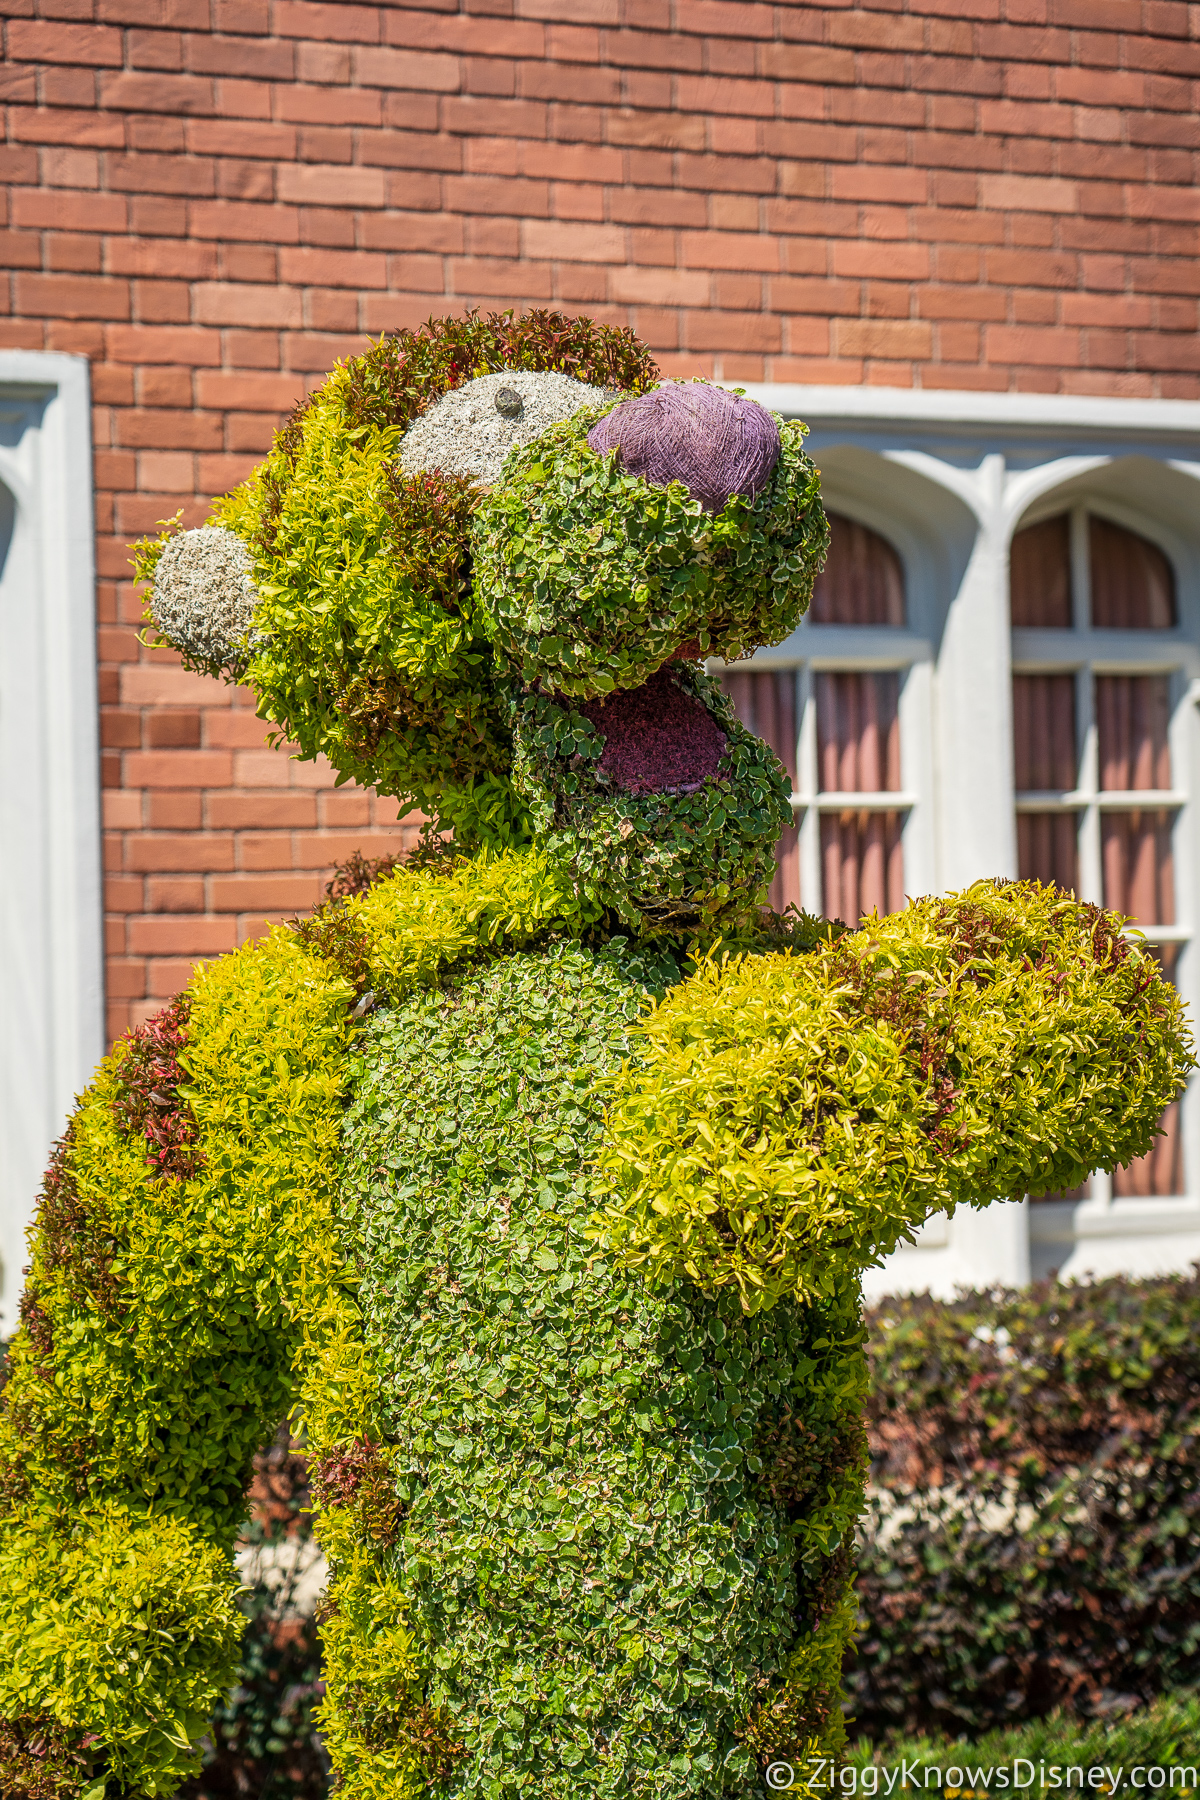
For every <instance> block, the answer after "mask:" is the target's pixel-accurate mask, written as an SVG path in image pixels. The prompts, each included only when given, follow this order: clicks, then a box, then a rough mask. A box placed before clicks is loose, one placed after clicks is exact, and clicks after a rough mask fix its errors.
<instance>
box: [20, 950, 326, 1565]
mask: <svg viewBox="0 0 1200 1800" xmlns="http://www.w3.org/2000/svg"><path fill="white" fill-rule="evenodd" d="M190 992H191V995H192V1037H191V1044H190V1046H189V1050H188V1052H187V1056H186V1064H187V1068H188V1073H189V1075H190V1076H191V1085H190V1087H189V1088H188V1089H187V1090H186V1097H187V1099H188V1100H189V1101H190V1102H191V1105H192V1108H193V1110H194V1112H195V1115H196V1119H197V1122H198V1125H199V1128H200V1130H199V1140H198V1141H199V1147H200V1150H201V1155H202V1166H201V1168H200V1170H199V1172H198V1173H197V1174H196V1175H195V1176H194V1177H193V1178H192V1179H191V1180H188V1181H183V1182H173V1181H165V1182H164V1181H161V1180H159V1179H157V1178H156V1177H154V1176H153V1175H152V1174H151V1173H150V1170H149V1167H148V1165H147V1162H146V1156H145V1145H144V1143H143V1142H142V1141H141V1140H140V1139H139V1138H137V1137H135V1136H130V1135H128V1134H127V1133H125V1132H124V1131H123V1130H122V1129H121V1127H120V1126H119V1125H118V1122H117V1120H116V1118H115V1117H114V1114H113V1101H114V1100H115V1099H116V1098H117V1096H118V1094H119V1092H120V1077H121V1065H122V1062H123V1059H124V1057H125V1055H126V1054H127V1046H126V1045H124V1044H120V1045H118V1046H117V1048H116V1050H115V1051H114V1052H113V1054H112V1055H111V1056H110V1057H109V1058H108V1059H107V1060H106V1061H105V1062H104V1063H103V1064H102V1065H101V1068H100V1071H99V1073H98V1075H97V1077H96V1079H95V1081H94V1082H93V1083H92V1085H91V1087H90V1088H89V1089H88V1091H87V1092H86V1093H85V1094H84V1096H83V1097H82V1100H81V1102H80V1106H79V1110H78V1112H77V1113H76V1116H75V1120H74V1123H73V1130H72V1135H71V1146H70V1169H71V1178H72V1181H73V1184H74V1188H75V1192H76V1194H77V1195H78V1198H79V1201H80V1204H81V1208H82V1210H83V1212H84V1213H85V1214H86V1215H87V1216H88V1217H89V1219H90V1221H91V1223H92V1226H93V1229H97V1228H102V1229H103V1231H104V1232H105V1234H106V1236H107V1238H108V1240H109V1243H110V1245H111V1262H110V1276H111V1286H112V1295H111V1298H110V1299H109V1300H108V1301H107V1303H105V1301H104V1299H103V1297H101V1299H99V1300H98V1299H97V1297H96V1296H95V1295H94V1294H92V1293H91V1292H89V1291H88V1290H87V1288H86V1287H85V1286H83V1285H82V1284H81V1283H80V1280H79V1277H78V1270H77V1266H76V1264H75V1263H74V1262H73V1261H72V1260H71V1258H70V1257H69V1255H68V1256H64V1255H63V1248H64V1247H63V1246H62V1244H61V1243H60V1242H57V1241H55V1239H53V1238H51V1237H50V1236H48V1235H47V1234H46V1233H42V1234H41V1235H40V1236H39V1237H38V1238H36V1239H35V1241H34V1246H33V1256H32V1264H31V1272H30V1279H29V1284H28V1302H27V1304H28V1305H30V1306H32V1307H35V1308H36V1309H37V1313H38V1315H39V1317H40V1320H41V1321H42V1323H43V1330H42V1333H41V1334H40V1336H39V1338H38V1339H35V1338H34V1337H32V1336H31V1335H30V1334H29V1333H22V1334H20V1335H19V1336H18V1338H17V1340H16V1343H15V1345H14V1348H13V1353H12V1375H11V1380H10V1382H9V1386H8V1388H7V1390H6V1392H5V1408H4V1413H3V1415H2V1416H0V1467H2V1466H3V1464H4V1463H8V1464H9V1468H10V1485H11V1483H12V1482H13V1481H16V1482H18V1483H19V1485H20V1487H21V1488H22V1489H23V1490H25V1491H27V1492H28V1495H29V1497H30V1498H31V1499H32V1500H34V1501H36V1502H38V1503H40V1504H45V1505H52V1506H56V1507H62V1506H70V1505H72V1504H75V1503H79V1502H90V1503H97V1502H99V1501H101V1500H103V1499H105V1498H107V1497H110V1496H115V1495H121V1496H123V1497H126V1498H128V1497H131V1496H135V1495H136V1496H137V1498H138V1499H139V1500H140V1501H141V1502H142V1503H144V1504H145V1505H147V1506H152V1507H154V1508H155V1509H156V1510H159V1511H163V1510H165V1511H176V1512H180V1513H182V1514H186V1516H187V1517H188V1518H190V1519H193V1520H196V1521H197V1522H199V1523H201V1524H202V1525H203V1526H204V1528H205V1529H209V1530H212V1531H214V1532H217V1533H219V1534H225V1533H228V1531H230V1530H231V1529H232V1528H233V1525H234V1523H235V1522H236V1520H237V1519H239V1518H240V1516H241V1511H242V1495H243V1491H244V1482H243V1476H244V1473H245V1471H246V1470H247V1469H248V1467H249V1460H250V1457H251V1455H252V1454H253V1452H254V1450H255V1449H256V1448H257V1447H258V1445H259V1444H260V1443H261V1442H262V1441H263V1438H264V1435H265V1434H266V1433H267V1432H269V1431H270V1429H271V1428H272V1426H273V1424H274V1423H276V1422H277V1421H278V1419H279V1418H280V1416H281V1414H282V1413H283V1412H284V1411H286V1410H287V1407H288V1405H289V1404H290V1401H291V1397H292V1383H293V1377H292V1357H293V1351H294V1335H295V1330H296V1324H295V1320H296V1317H297V1312H298V1309H299V1311H300V1313H301V1315H302V1314H303V1308H302V1307H301V1306H300V1301H301V1296H302V1295H304V1294H306V1293H311V1294H317V1293H320V1292H321V1291H322V1286H323V1282H324V1281H325V1280H327V1279H328V1278H330V1277H331V1276H332V1270H331V1266H330V1256H331V1254H332V1252H331V1250H330V1249H329V1240H328V1221H329V1216H330V1202H331V1196H332V1189H333V1183H334V1180H335V1179H336V1171H337V1156H338V1129H339V1123H340V1097H341V1085H340V1084H341V1082H342V1080H343V1079H344V1076H343V1071H342V1052H343V1051H344V1049H345V1047H346V1044H347V1042H348V1039H349V1035H350V1029H349V1026H348V1024H347V1016H346V1004H347V999H348V998H349V995H348V991H347V989H346V988H345V985H344V984H343V983H342V982H341V981H340V980H339V979H338V978H337V977H336V976H334V975H333V974H332V972H331V971H330V970H329V969H328V967H327V966H326V965H325V964H323V963H322V962H320V961H318V960H317V959H316V958H314V957H313V956H311V955H310V954H309V953H308V952H306V951H305V950H304V949H303V948H302V946H301V945H300V944H299V943H297V941H296V939H295V937H294V936H293V935H292V934H291V933H288V932H277V933H275V934H274V935H273V936H272V937H271V938H270V939H269V940H267V942H265V943H264V944H261V945H253V946H249V947H248V948H247V949H245V950H243V951H241V952H239V953H238V955H236V956H234V957H230V958H227V959H225V960H223V961H221V962H218V963H216V964H214V965H212V966H211V967H210V968H209V969H206V970H203V971H201V972H200V973H199V974H198V975H197V977H196V978H195V980H194V981H193V983H192V984H191V989H190ZM67 1248H68V1249H69V1246H68V1247H67ZM47 1336H48V1337H49V1339H50V1340H51V1345H52V1347H51V1348H50V1350H49V1352H48V1353H47V1351H46V1348H45V1345H44V1339H45V1338H46V1337H47ZM231 1369H235V1370H236V1371H237V1375H238V1379H237V1380H236V1381H235V1382H231V1381H230V1379H229V1372H230V1370H231ZM80 1446H82V1447H83V1460H82V1461H81V1460H80V1454H79V1452H80Z"/></svg>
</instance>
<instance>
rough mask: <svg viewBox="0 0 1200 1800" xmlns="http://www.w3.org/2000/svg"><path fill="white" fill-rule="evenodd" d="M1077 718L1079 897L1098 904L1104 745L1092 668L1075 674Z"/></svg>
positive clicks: (1101, 883) (1101, 891)
mask: <svg viewBox="0 0 1200 1800" xmlns="http://www.w3.org/2000/svg"><path fill="white" fill-rule="evenodd" d="M1075 717H1076V720H1077V721H1078V726H1077V729H1078V733H1079V788H1078V791H1079V793H1080V795H1081V796H1082V797H1083V799H1084V805H1083V808H1082V810H1081V812H1080V814H1079V897H1080V899H1081V900H1091V901H1092V902H1093V903H1094V904H1095V905H1096V906H1102V905H1103V903H1104V872H1103V869H1102V868H1101V862H1100V807H1099V804H1098V802H1097V795H1098V793H1099V788H1100V744H1099V737H1098V734H1097V730H1096V686H1095V680H1094V678H1093V675H1092V671H1091V669H1090V668H1088V669H1080V670H1079V671H1078V673H1077V675H1076V677H1075Z"/></svg>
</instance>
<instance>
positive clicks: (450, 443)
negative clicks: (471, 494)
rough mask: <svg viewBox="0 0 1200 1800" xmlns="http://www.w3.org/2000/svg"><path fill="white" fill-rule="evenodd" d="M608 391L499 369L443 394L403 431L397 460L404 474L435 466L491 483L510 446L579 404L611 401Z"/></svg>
mask: <svg viewBox="0 0 1200 1800" xmlns="http://www.w3.org/2000/svg"><path fill="white" fill-rule="evenodd" d="M617 397H618V396H617V393H616V391H615V390H613V389H609V388H601V387H594V386H592V384H591V383H590V382H586V381H575V380H573V379H572V377H571V376H569V375H560V374H557V373H556V372H555V371H554V370H550V369H542V370H528V369H504V370H501V372H500V373H499V374H498V375H480V376H479V377H478V378H477V379H476V380H475V381H467V382H464V384H463V386H462V387H458V388H454V389H453V390H452V392H451V393H449V394H444V395H443V396H442V398H441V399H440V400H439V401H438V402H437V404H436V405H435V406H431V407H430V409H429V411H428V412H427V413H425V414H424V416H423V417H422V418H420V419H418V420H417V421H416V423H415V424H414V425H413V426H412V427H411V428H410V429H409V431H408V432H406V434H405V437H404V441H403V442H402V444H401V446H400V464H401V467H402V468H404V469H405V470H407V472H408V473H409V474H410V475H413V474H416V473H417V471H418V470H420V469H441V470H442V471H443V472H444V473H445V474H447V475H468V476H470V477H471V479H472V480H474V481H478V482H482V483H483V484H484V485H485V486H489V487H490V486H491V485H492V484H493V483H494V482H496V481H498V480H499V479H500V471H501V469H502V468H503V466H504V459H505V457H506V456H507V455H508V453H509V451H510V450H511V449H512V447H513V445H514V444H531V443H532V442H533V441H534V439H535V438H538V437H540V436H541V435H542V433H543V431H546V430H548V429H549V427H550V426H551V425H557V424H558V422H559V420H560V419H569V418H571V417H572V415H573V414H575V413H577V412H578V411H579V409H580V407H581V406H603V405H604V404H605V403H606V402H609V401H614V400H616V399H617Z"/></svg>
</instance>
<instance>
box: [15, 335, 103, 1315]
mask: <svg viewBox="0 0 1200 1800" xmlns="http://www.w3.org/2000/svg"><path fill="white" fill-rule="evenodd" d="M0 502H3V508H4V512H5V514H6V521H5V522H6V524H11V535H10V536H9V539H8V544H7V554H6V555H5V556H4V558H3V564H2V567H0V909H2V920H3V923H2V928H0V1335H7V1334H9V1333H11V1332H12V1330H13V1329H14V1327H15V1324H16V1318H17V1304H18V1301H19V1298H20V1291H21V1286H22V1269H23V1266H24V1263H25V1260H26V1254H27V1252H26V1246H25V1228H26V1226H27V1224H28V1222H29V1219H30V1217H31V1215H32V1212H33V1207H34V1203H35V1200H36V1197H37V1192H38V1187H39V1184H40V1179H41V1175H42V1172H43V1170H44V1168H45V1166H46V1159H47V1156H48V1154H49V1151H50V1147H51V1145H52V1143H53V1141H54V1139H55V1138H56V1137H58V1136H59V1134H60V1133H61V1132H62V1130H63V1128H64V1125H65V1124H66V1120H67V1117H68V1114H69V1112H70V1110H71V1106H72V1102H73V1098H74V1096H75V1094H76V1093H77V1092H78V1091H79V1089H80V1088H82V1087H83V1086H84V1085H85V1083H86V1082H87V1081H88V1080H89V1078H90V1076H91V1073H92V1070H93V1068H94V1067H95V1064H96V1062H97V1061H98V1059H99V1057H100V1056H101V1055H102V1054H103V1051H104V961H103V927H102V913H101V906H102V898H101V894H102V890H101V867H100V775H99V771H100V762H99V749H98V725H97V713H98V706H97V692H96V614H95V565H94V529H93V517H92V460H91V404H90V397H89V382H88V365H87V362H86V359H84V358H83V357H77V356H65V355H57V354H52V353H40V352H31V351H11V350H10V351H2V352H0Z"/></svg>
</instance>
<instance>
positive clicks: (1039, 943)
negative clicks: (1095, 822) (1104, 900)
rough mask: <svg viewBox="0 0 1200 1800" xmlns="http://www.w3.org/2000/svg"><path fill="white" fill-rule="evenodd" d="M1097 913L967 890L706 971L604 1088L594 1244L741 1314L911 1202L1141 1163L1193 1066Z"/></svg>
mask: <svg viewBox="0 0 1200 1800" xmlns="http://www.w3.org/2000/svg"><path fill="white" fill-rule="evenodd" d="M1115 923H1116V921H1115V920H1114V919H1113V918H1112V916H1111V915H1110V914H1104V913H1101V912H1100V911H1099V910H1098V909H1097V908H1095V907H1093V906H1088V905H1084V904H1081V903H1080V902H1077V901H1075V900H1074V899H1071V898H1068V897H1065V896H1064V895H1062V894H1061V893H1060V892H1059V891H1058V890H1057V889H1055V888H1043V887H1041V886H1040V884H1038V883H1036V882H1026V883H1020V884H1017V883H1004V882H999V883H996V882H979V883H976V885H975V886H973V887H971V888H968V889H967V890H966V891H965V892H964V893H962V894H960V895H956V896H951V897H950V898H949V899H946V900H921V901H917V902H914V903H913V904H911V905H909V906H907V907H906V908H905V909H904V911H903V912H899V913H893V914H891V915H890V916H889V917H887V918H884V919H877V918H872V919H870V920H869V921H868V922H867V923H866V925H865V926H864V927H863V928H862V929H861V930H860V931H858V932H856V933H853V934H851V935H849V936H847V937H844V938H842V939H841V940H840V941H839V942H837V943H836V944H831V945H829V946H827V947H824V948H822V949H819V950H818V951H817V952H816V953H815V954H814V955H812V956H810V957H804V958H787V957H784V958H780V959H778V960H775V961H773V962H771V963H770V964H764V963H762V962H760V961H758V960H755V959H746V958H742V959H736V958H735V959H732V960H731V961H729V962H723V961H722V960H720V959H719V958H716V957H714V958H712V959H710V960H709V962H708V963H707V964H706V965H705V967H704V968H703V969H701V971H700V972H699V973H698V975H697V976H696V977H695V979H694V980H692V981H689V982H688V983H686V984H685V985H684V986H683V987H682V988H680V989H679V991H678V992H677V993H675V994H674V995H672V996H671V998H670V999H669V1000H668V1001H667V1002H666V1004H665V1005H664V1006H662V1007H661V1008H660V1009H659V1010H658V1012H656V1013H655V1014H654V1016H653V1017H652V1018H651V1019H650V1020H649V1021H648V1022H647V1025H646V1027H645V1031H646V1046H645V1049H646V1058H645V1062H644V1065H643V1064H639V1065H634V1066H631V1067H630V1069H629V1070H628V1071H627V1072H625V1074H624V1075H623V1076H622V1078H621V1079H620V1080H619V1081H617V1082H616V1083H615V1084H614V1088H613V1108H612V1113H611V1117H610V1122H609V1132H608V1138H607V1141H606V1146H605V1161H606V1166H607V1168H608V1169H609V1170H610V1172H611V1173H612V1175H613V1177H614V1179H615V1181H616V1183H617V1184H618V1186H619V1189H620V1192H619V1196H618V1197H617V1198H616V1199H615V1200H614V1201H613V1202H611V1203H610V1204H609V1205H608V1206H607V1207H606V1208H605V1209H604V1214H603V1227H604V1230H603V1241H604V1242H605V1244H606V1245H607V1246H608V1247H609V1248H610V1249H614V1250H616V1251H618V1252H619V1253H621V1254H622V1255H623V1256H625V1257H626V1258H627V1259H629V1260H630V1261H631V1262H633V1263H635V1264H636V1265H638V1266H640V1267H643V1268H645V1269H646V1270H647V1272H648V1273H649V1274H651V1275H654V1276H666V1275H685V1274H686V1275H690V1276H691V1277H692V1278H693V1279H694V1280H697V1281H699V1282H700V1283H701V1284H702V1285H704V1286H706V1287H709V1286H715V1287H722V1286H726V1285H729V1286H732V1287H733V1288H734V1289H735V1290H736V1291H737V1293H738V1295H739V1296H740V1298H741V1302H742V1304H743V1305H744V1306H745V1307H747V1308H748V1309H749V1310H751V1311H754V1310H756V1309H758V1308H759V1307H762V1306H769V1305H771V1304H772V1303H773V1302H774V1301H776V1300H777V1299H779V1298H780V1297H781V1296H782V1295H784V1294H803V1295H810V1296H814V1297H815V1296H819V1295H822V1294H825V1293H828V1292H830V1291H832V1289H833V1288H834V1287H836V1285H837V1283H838V1282H839V1281H840V1280H841V1279H842V1278H843V1274H844V1272H845V1271H847V1270H848V1269H854V1270H859V1269H862V1268H863V1267H865V1266H867V1265H869V1264H871V1263H874V1262H878V1261H879V1260H881V1259H882V1258H883V1257H884V1256H886V1255H887V1254H888V1253H889V1252H890V1251H891V1250H893V1249H894V1248H895V1246H896V1244H897V1242H898V1241H899V1239H900V1237H901V1236H902V1235H903V1234H904V1233H905V1232H907V1231H909V1230H910V1229H912V1228H915V1227H916V1226H917V1225H919V1224H920V1223H921V1221H922V1220H923V1219H924V1218H926V1217H927V1216H928V1215H929V1213H931V1212H933V1211H936V1210H947V1209H950V1208H952V1207H953V1206H955V1205H956V1204H958V1203H960V1202H966V1203H968V1204H970V1205H974V1206H986V1205H987V1204H988V1203H989V1202H990V1201H992V1200H994V1199H1007V1198H1016V1197H1019V1196H1020V1195H1022V1194H1026V1193H1032V1194H1038V1193H1044V1192H1047V1191H1053V1190H1058V1189H1065V1188H1071V1187H1074V1186H1075V1185H1076V1184H1077V1183H1079V1182H1080V1181H1082V1180H1083V1178H1084V1177H1085V1175H1086V1174H1087V1172H1088V1170H1089V1169H1093V1168H1106V1169H1112V1168H1114V1167H1115V1166H1116V1165H1117V1164H1118V1163H1121V1162H1126V1161H1128V1160H1129V1158H1130V1157H1133V1156H1139V1155H1141V1154H1143V1153H1144V1152H1145V1151H1146V1150H1147V1149H1148V1148H1149V1146H1150V1144H1151V1142H1152V1140H1153V1138H1154V1134H1155V1131H1156V1129H1157V1125H1158V1120H1159V1118H1160V1116H1161V1114H1162V1111H1163V1108H1164V1107H1165V1106H1166V1105H1167V1104H1168V1102H1169V1101H1170V1100H1172V1099H1173V1098H1174V1096H1175V1095H1176V1094H1177V1093H1178V1091H1179V1088H1180V1086H1181V1085H1182V1083H1183V1080H1184V1078H1185V1077H1186V1075H1187V1072H1188V1071H1189V1069H1191V1068H1192V1067H1193V1066H1194V1059H1193V1057H1192V1053H1191V1040H1190V1037H1189V1035H1188V1033H1187V1030H1186V1027H1185V1026H1184V1023H1183V1016H1182V1008H1181V1006H1180V1002H1179V999H1178V996H1177V995H1176V993H1175V990H1174V988H1172V987H1171V986H1170V984H1169V983H1167V982H1166V981H1164V980H1163V979H1162V978H1161V976H1160V973H1159V969H1158V964H1157V963H1156V961H1155V960H1154V958H1153V956H1152V955H1151V953H1150V952H1149V951H1147V950H1145V949H1143V948H1140V947H1138V946H1137V945H1136V944H1132V943H1129V942H1128V941H1127V940H1126V939H1124V938H1123V937H1121V936H1119V935H1117V933H1116V932H1115V930H1114V925H1115Z"/></svg>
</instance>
